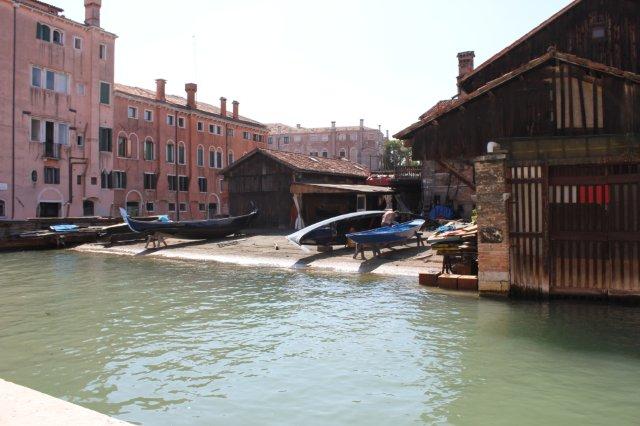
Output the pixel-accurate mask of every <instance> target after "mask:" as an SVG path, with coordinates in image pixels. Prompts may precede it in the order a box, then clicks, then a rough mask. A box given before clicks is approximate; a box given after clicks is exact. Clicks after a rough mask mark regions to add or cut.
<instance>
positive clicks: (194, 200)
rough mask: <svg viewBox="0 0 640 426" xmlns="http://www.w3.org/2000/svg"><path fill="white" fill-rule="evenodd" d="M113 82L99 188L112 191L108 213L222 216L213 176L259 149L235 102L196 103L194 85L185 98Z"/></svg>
mask: <svg viewBox="0 0 640 426" xmlns="http://www.w3.org/2000/svg"><path fill="white" fill-rule="evenodd" d="M165 86H166V81H165V80H162V79H159V80H156V90H155V91H152V90H147V89H141V88H137V87H130V86H125V85H121V84H116V87H115V117H114V133H113V146H112V147H111V148H112V153H113V167H112V168H111V169H109V170H106V169H105V170H103V172H102V176H101V185H102V186H105V187H107V188H110V189H113V192H114V210H117V208H119V207H123V208H125V209H126V210H127V211H128V212H129V213H130V214H131V215H134V216H146V215H157V214H166V215H169V216H170V217H171V218H172V219H181V220H183V219H206V218H212V217H215V216H217V215H221V214H228V211H229V205H228V200H229V196H228V193H227V189H226V188H225V185H224V182H223V177H222V176H221V175H220V174H219V172H220V171H221V170H222V169H223V168H224V167H226V166H227V165H229V164H233V162H235V160H237V159H238V158H240V157H242V156H243V155H245V154H247V153H249V152H251V151H253V150H254V149H256V148H258V147H265V146H266V141H267V134H268V130H267V128H266V126H264V125H263V124H261V123H259V122H257V121H254V120H251V119H249V118H246V117H243V116H241V115H240V114H239V108H240V107H239V103H238V102H236V101H233V103H232V104H231V108H227V100H226V99H225V98H224V97H223V98H220V104H219V106H214V105H211V104H207V103H203V102H197V101H196V94H197V89H198V88H197V85H196V84H193V83H189V84H186V85H185V92H186V96H185V97H180V96H173V95H167V94H166V93H165Z"/></svg>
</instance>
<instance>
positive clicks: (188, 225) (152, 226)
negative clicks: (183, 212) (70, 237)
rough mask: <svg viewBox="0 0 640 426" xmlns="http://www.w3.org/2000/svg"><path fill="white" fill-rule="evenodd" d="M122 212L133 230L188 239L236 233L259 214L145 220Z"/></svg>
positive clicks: (254, 212)
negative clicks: (183, 219) (178, 220)
mask: <svg viewBox="0 0 640 426" xmlns="http://www.w3.org/2000/svg"><path fill="white" fill-rule="evenodd" d="M120 214H121V215H122V218H123V219H124V221H125V222H126V223H127V225H129V228H131V230H132V231H133V232H139V233H144V234H156V233H158V234H165V235H170V236H172V237H177V238H183V239H186V240H209V239H213V238H223V237H226V236H229V235H232V234H236V233H238V232H240V231H241V230H243V229H244V228H246V227H247V226H248V225H249V224H250V223H251V221H252V220H253V219H254V218H255V217H256V216H257V215H258V210H257V209H254V210H253V211H252V212H251V213H249V214H246V215H244V216H234V217H227V218H222V219H209V220H185V221H180V222H161V221H153V222H144V221H140V220H135V219H132V218H130V217H129V215H128V214H127V211H126V210H125V209H123V208H121V209H120Z"/></svg>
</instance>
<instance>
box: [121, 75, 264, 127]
mask: <svg viewBox="0 0 640 426" xmlns="http://www.w3.org/2000/svg"><path fill="white" fill-rule="evenodd" d="M114 89H115V91H116V92H120V93H123V94H125V95H130V96H135V97H138V98H144V99H146V100H151V101H154V102H157V101H156V92H155V91H153V90H148V89H142V88H140V87H133V86H127V85H124V84H119V83H116V84H115V86H114ZM166 99H167V104H169V105H175V106H179V107H182V108H186V106H187V99H186V98H183V97H181V96H175V95H166ZM196 106H197V108H196V109H197V110H198V111H202V112H205V113H209V114H216V115H220V108H219V107H217V106H213V105H211V104H207V103H204V102H196ZM232 108H233V107H232V106H231V105H230V107H229V108H228V109H227V118H228V119H230V120H233V109H232ZM238 119H239V120H240V121H244V122H247V123H250V124H254V125H256V126H261V127H265V125H264V124H262V123H260V122H258V121H255V120H252V119H250V118H247V117H243V116H241V115H239V116H238Z"/></svg>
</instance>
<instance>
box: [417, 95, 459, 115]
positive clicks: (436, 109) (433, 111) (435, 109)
mask: <svg viewBox="0 0 640 426" xmlns="http://www.w3.org/2000/svg"><path fill="white" fill-rule="evenodd" d="M454 102H455V100H453V99H446V100H444V101H438V103H437V104H435V105H434V106H432V107H431V108H429V110H427V112H425V113H424V114H422V115H421V116H420V119H421V120H423V119H425V118H427V117H429V116H432V115H438V114H440V112H442V111H444V110H445V109H447V108H448V107H449V105H451V104H452V103H454Z"/></svg>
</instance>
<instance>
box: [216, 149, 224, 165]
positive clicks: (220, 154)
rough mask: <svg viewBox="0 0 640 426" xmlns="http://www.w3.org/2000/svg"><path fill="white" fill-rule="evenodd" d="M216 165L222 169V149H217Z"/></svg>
mask: <svg viewBox="0 0 640 426" xmlns="http://www.w3.org/2000/svg"><path fill="white" fill-rule="evenodd" d="M216 167H217V168H218V169H221V168H222V167H223V166H222V151H216Z"/></svg>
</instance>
